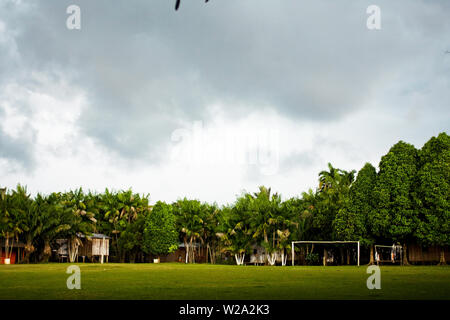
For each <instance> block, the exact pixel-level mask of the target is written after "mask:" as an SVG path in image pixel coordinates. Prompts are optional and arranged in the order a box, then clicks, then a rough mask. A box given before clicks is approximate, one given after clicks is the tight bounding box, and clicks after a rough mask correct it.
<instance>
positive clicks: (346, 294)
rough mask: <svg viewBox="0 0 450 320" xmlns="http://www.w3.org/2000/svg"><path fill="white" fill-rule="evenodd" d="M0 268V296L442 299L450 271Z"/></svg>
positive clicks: (447, 294) (448, 291) (449, 286)
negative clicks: (75, 282)
mask: <svg viewBox="0 0 450 320" xmlns="http://www.w3.org/2000/svg"><path fill="white" fill-rule="evenodd" d="M78 265H79V266H80V268H81V290H69V289H67V287H66V279H67V277H68V276H69V275H68V274H66V273H65V271H66V268H67V267H68V266H69V264H40V265H0V299H195V300H196V299H449V298H450V267H438V266H411V267H400V266H382V267H381V290H368V289H367V287H366V280H367V278H368V276H369V274H367V273H366V267H365V266H361V267H355V266H342V267H303V266H299V267H267V266H259V267H257V266H224V265H203V264H197V265H185V264H171V263H162V264H112V263H110V264H103V265H100V264H78Z"/></svg>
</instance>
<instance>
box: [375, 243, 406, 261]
mask: <svg viewBox="0 0 450 320" xmlns="http://www.w3.org/2000/svg"><path fill="white" fill-rule="evenodd" d="M374 247H375V261H376V262H377V264H380V263H400V265H402V264H403V254H402V253H403V247H402V246H400V245H395V244H393V245H392V246H383V245H379V244H376V245H375V246H374Z"/></svg>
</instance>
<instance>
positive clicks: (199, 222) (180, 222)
mask: <svg viewBox="0 0 450 320" xmlns="http://www.w3.org/2000/svg"><path fill="white" fill-rule="evenodd" d="M173 208H174V214H175V215H176V217H177V227H178V230H179V231H180V233H181V235H182V239H183V243H184V246H185V248H186V263H195V246H196V241H197V240H200V241H201V242H203V239H202V237H201V235H202V234H203V225H204V222H203V210H202V205H201V203H200V201H198V200H188V199H186V198H184V199H183V200H178V201H177V202H175V203H174V204H173Z"/></svg>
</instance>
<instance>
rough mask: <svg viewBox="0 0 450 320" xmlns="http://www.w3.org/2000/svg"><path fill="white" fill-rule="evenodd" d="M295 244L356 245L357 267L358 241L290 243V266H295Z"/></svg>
mask: <svg viewBox="0 0 450 320" xmlns="http://www.w3.org/2000/svg"><path fill="white" fill-rule="evenodd" d="M296 244H354V245H356V252H357V258H356V260H357V264H358V266H359V260H360V255H361V246H360V243H359V241H292V255H291V259H292V265H294V264H295V250H294V249H295V245H296Z"/></svg>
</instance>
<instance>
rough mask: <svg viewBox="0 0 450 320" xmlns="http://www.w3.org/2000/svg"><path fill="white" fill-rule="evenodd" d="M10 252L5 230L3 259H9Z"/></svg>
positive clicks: (7, 234)
mask: <svg viewBox="0 0 450 320" xmlns="http://www.w3.org/2000/svg"><path fill="white" fill-rule="evenodd" d="M10 258H11V256H10V253H9V232H8V231H6V240H5V259H10Z"/></svg>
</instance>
